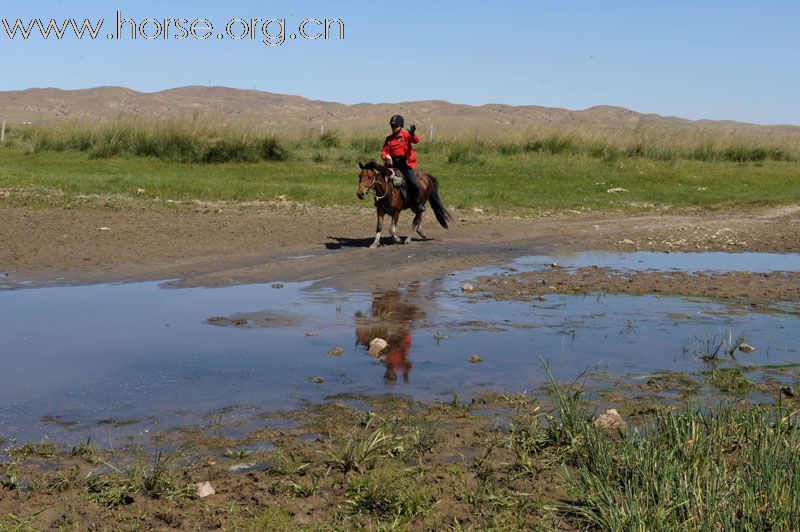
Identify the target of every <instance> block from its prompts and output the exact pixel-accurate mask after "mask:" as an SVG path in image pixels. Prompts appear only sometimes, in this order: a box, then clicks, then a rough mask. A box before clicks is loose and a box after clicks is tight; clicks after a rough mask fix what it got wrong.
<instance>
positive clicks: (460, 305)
mask: <svg viewBox="0 0 800 532" xmlns="http://www.w3.org/2000/svg"><path fill="white" fill-rule="evenodd" d="M655 255H665V257H660V256H658V257H656V256H655ZM697 255H715V257H711V258H709V257H706V258H703V257H699V256H697ZM716 255H719V254H678V253H671V254H639V253H637V254H602V255H597V254H592V255H587V254H584V255H575V256H570V257H566V256H559V257H526V258H521V259H518V260H517V261H515V262H514V264H513V265H512V266H513V267H514V268H516V269H535V268H537V267H540V266H541V265H543V264H550V263H551V262H554V261H555V262H558V263H559V264H562V265H565V266H567V267H572V266H575V267H577V266H579V265H588V264H598V265H609V266H613V267H615V268H635V267H648V268H653V267H659V268H665V269H666V268H680V269H683V270H687V271H695V270H697V269H703V270H706V269H717V268H713V267H712V266H710V265H709V264H710V263H711V262H716V261H718V260H719V257H716ZM724 255H725V256H724V257H723V258H724V259H725V260H724V261H721V262H723V263H724V265H725V267H727V268H733V269H750V271H764V270H756V269H755V268H757V265H758V264H762V265H763V264H773V265H774V269H776V270H784V271H797V270H798V265H800V258H798V256H797V255H794V256H789V255H786V256H785V255H777V256H775V255H772V254H763V255H759V254H736V255H732V254H724ZM729 255H730V256H729ZM776 257H777V258H776ZM667 258H668V259H669V260H667ZM640 261H642V262H640ZM681 261H683V262H681ZM737 261H738V262H737ZM718 269H722V267H720V268H718ZM503 271H506V270H505V269H480V270H471V271H468V272H459V273H457V274H455V275H450V276H446V277H444V278H440V279H436V280H433V281H430V282H428V283H423V284H415V285H410V286H407V287H405V288H404V289H403V290H400V291H393V292H381V291H375V292H372V291H369V290H368V291H354V292H336V291H334V290H330V289H323V290H311V289H310V288H309V287H311V285H312V283H285V284H284V285H281V288H273V286H272V284H271V283H266V284H257V285H238V286H231V287H225V288H213V289H209V288H180V289H176V288H166V286H168V283H154V282H150V283H133V284H110V285H92V286H74V287H52V288H50V287H48V288H36V289H25V290H16V291H6V292H0V327H2V333H1V334H0V363H2V371H1V372H0V436H2V437H4V438H6V439H10V438H11V437H12V436H16V437H17V438H18V439H19V441H29V440H39V439H40V438H41V437H42V435H45V434H46V435H48V436H49V437H50V438H51V439H56V440H62V439H68V440H70V441H72V440H76V439H77V437H82V438H85V437H87V436H89V435H92V436H93V438H94V440H95V441H103V439H104V438H105V439H106V440H107V439H108V435H109V434H112V433H113V434H121V433H127V434H133V433H136V432H138V431H145V430H149V431H152V430H155V429H158V428H165V427H173V426H185V425H192V424H202V423H205V424H207V423H208V420H209V419H212V418H213V419H216V417H215V416H218V417H219V418H220V419H221V420H222V423H223V424H225V423H229V424H232V425H233V426H240V427H241V426H243V425H244V424H247V423H248V420H252V419H253V418H257V417H258V416H259V414H263V412H265V411H275V410H284V409H293V408H297V407H301V406H303V405H305V404H307V403H309V402H318V401H322V400H324V399H325V397H327V396H331V395H335V394H354V395H358V394H368V395H370V394H385V393H390V394H399V395H403V396H411V397H414V398H417V399H422V400H450V399H451V398H452V397H453V395H455V394H458V395H459V396H460V397H468V396H470V395H471V394H474V393H477V392H482V391H489V390H497V391H512V392H517V391H525V390H537V389H538V388H539V387H540V386H541V385H542V384H543V383H544V379H545V372H544V368H543V364H542V359H544V360H546V361H547V362H548V363H549V365H550V367H551V369H552V371H553V373H554V375H555V377H556V378H558V379H564V380H566V379H574V378H576V377H578V376H579V375H581V373H583V372H584V371H586V370H589V371H592V372H600V373H605V374H607V375H608V376H609V377H612V378H621V379H627V380H631V381H636V380H637V379H638V380H640V379H642V378H646V376H647V375H651V374H653V373H654V372H658V371H682V372H690V373H691V372H697V371H700V370H703V369H706V365H705V364H704V363H703V362H702V361H701V360H700V359H699V358H698V357H697V356H696V355H695V354H694V351H695V350H696V349H697V348H698V347H700V346H702V345H705V343H706V340H707V339H709V338H712V337H715V336H716V337H721V336H722V335H727V334H728V331H730V332H731V334H732V335H733V337H736V336H737V335H739V334H745V335H746V336H747V339H748V343H750V344H752V345H754V346H756V347H757V351H756V352H755V353H752V354H741V355H739V356H738V363H741V364H748V365H764V364H791V363H800V351H798V348H799V347H800V318H798V317H797V316H796V315H789V314H776V315H772V314H747V315H736V314H731V313H730V312H728V311H729V309H728V307H726V306H725V305H724V304H723V303H718V302H714V301H709V300H690V299H682V298H672V297H657V296H631V295H591V296H580V295H552V296H547V297H545V298H544V300H543V301H536V302H534V303H525V302H499V301H492V300H483V299H480V298H477V297H473V296H468V295H464V294H462V292H461V289H460V287H461V283H463V282H464V281H465V280H469V279H472V278H474V277H476V276H479V275H485V274H492V273H498V272H503ZM766 271H769V270H766ZM213 317H225V318H227V319H228V321H227V322H225V321H217V322H215V323H216V324H214V323H212V322H209V318H213ZM236 320H243V321H239V322H237V321H236ZM233 323H241V325H238V326H237V325H233ZM307 333H311V335H307ZM376 336H378V337H382V338H385V339H387V340H388V341H389V344H390V345H389V349H388V355H387V356H385V357H383V358H373V357H370V356H368V355H367V345H368V343H369V341H370V340H371V339H372V338H374V337H376ZM334 347H341V348H342V354H341V355H340V356H335V355H331V354H328V352H329V351H330V350H331V349H332V348H334ZM471 355H479V356H480V358H481V360H482V361H481V362H480V363H477V364H472V363H470V362H469V357H470V356H471ZM729 363H736V362H729ZM316 377H321V378H323V379H324V382H323V383H315V382H312V381H309V380H308V379H310V378H316ZM261 417H262V418H263V417H264V416H263V415H262V416H261ZM240 422H241V423H240ZM237 423H238V425H237ZM260 423H261V426H263V425H264V422H263V421H261V422H260ZM241 430H242V431H244V429H241Z"/></svg>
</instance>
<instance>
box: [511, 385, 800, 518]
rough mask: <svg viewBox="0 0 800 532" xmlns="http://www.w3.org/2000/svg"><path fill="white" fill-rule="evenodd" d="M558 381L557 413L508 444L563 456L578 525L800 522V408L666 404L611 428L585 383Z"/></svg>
mask: <svg viewBox="0 0 800 532" xmlns="http://www.w3.org/2000/svg"><path fill="white" fill-rule="evenodd" d="M733 375H734V377H736V374H735V373H734V374H733ZM548 376H549V371H548ZM726 378H727V377H726ZM734 380H735V379H734ZM551 384H552V388H553V392H552V394H553V400H554V407H553V412H552V413H551V414H544V415H539V414H537V415H534V416H530V415H529V416H527V417H524V418H521V421H520V422H519V423H518V424H517V425H516V426H515V427H514V430H512V432H511V435H510V436H509V438H508V441H507V445H508V446H510V447H511V448H512V449H514V450H515V452H516V454H517V456H518V457H520V456H522V453H521V452H520V449H523V450H524V451H525V456H526V457H527V456H528V455H531V456H536V457H538V458H539V459H544V460H546V461H553V462H555V463H558V464H560V465H561V467H562V475H563V478H564V480H565V483H566V486H567V492H568V494H569V496H570V497H569V498H570V500H569V502H567V503H564V504H563V505H562V506H561V511H562V512H564V515H565V517H566V518H567V519H568V520H569V521H571V522H572V523H573V524H574V525H575V527H576V528H579V529H597V530H734V529H735V530H798V528H800V454H799V453H798V452H797V449H798V446H800V425H799V424H798V412H797V411H792V410H790V409H788V408H786V407H785V406H783V405H781V404H778V405H775V406H773V407H768V406H752V405H751V406H746V407H735V406H733V405H725V404H723V405H718V406H714V407H706V408H692V407H690V406H687V407H684V408H683V409H680V410H677V411H674V410H669V409H667V408H664V409H661V410H658V411H656V412H655V414H653V415H652V416H649V417H648V418H647V419H645V420H643V421H641V423H640V424H639V425H638V426H637V428H636V429H635V430H633V431H631V432H630V433H628V434H622V435H619V434H618V435H616V436H617V437H611V436H610V435H608V434H606V433H604V432H603V431H602V430H601V429H599V428H597V427H596V426H595V425H594V424H593V423H592V422H591V418H592V416H591V414H590V412H589V411H588V409H587V408H586V407H585V406H582V403H581V402H580V401H579V397H580V391H578V392H574V393H571V394H570V393H566V392H564V391H562V389H561V387H560V386H559V385H558V384H556V383H555V382H554V381H552V377H551ZM737 390H738V388H737ZM543 419H544V420H546V421H547V422H546V423H543V422H542V420H543ZM565 449H566V450H567V451H568V452H564V450H565ZM528 461H530V458H528ZM523 462H524V461H523ZM519 465H520V464H518V467H517V469H520V468H519Z"/></svg>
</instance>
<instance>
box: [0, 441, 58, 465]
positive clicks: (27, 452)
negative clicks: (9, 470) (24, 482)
mask: <svg viewBox="0 0 800 532" xmlns="http://www.w3.org/2000/svg"><path fill="white" fill-rule="evenodd" d="M57 451H58V446H57V445H56V444H55V443H52V442H49V441H47V440H46V439H45V440H42V441H40V442H39V443H26V444H25V445H22V446H20V447H14V448H12V449H9V450H8V454H9V455H11V456H12V457H13V458H14V459H16V460H31V459H33V458H55V456H56V452H57Z"/></svg>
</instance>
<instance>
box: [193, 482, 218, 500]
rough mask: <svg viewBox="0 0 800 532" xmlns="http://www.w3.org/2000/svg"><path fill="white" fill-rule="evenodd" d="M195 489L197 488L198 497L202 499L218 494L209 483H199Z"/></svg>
mask: <svg viewBox="0 0 800 532" xmlns="http://www.w3.org/2000/svg"><path fill="white" fill-rule="evenodd" d="M195 487H196V488H197V496H198V497H199V498H201V499H202V498H205V497H208V496H209V495H214V494H215V493H216V491H214V486H212V485H211V482H208V481H205V482H198V483H197V484H195Z"/></svg>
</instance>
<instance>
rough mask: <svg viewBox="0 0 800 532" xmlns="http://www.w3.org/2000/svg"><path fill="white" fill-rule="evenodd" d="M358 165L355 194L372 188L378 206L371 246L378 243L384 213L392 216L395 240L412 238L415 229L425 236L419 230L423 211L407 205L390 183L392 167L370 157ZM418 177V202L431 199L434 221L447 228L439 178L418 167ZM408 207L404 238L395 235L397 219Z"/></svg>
mask: <svg viewBox="0 0 800 532" xmlns="http://www.w3.org/2000/svg"><path fill="white" fill-rule="evenodd" d="M358 166H359V167H360V168H361V173H360V174H358V192H356V196H358V199H364V196H365V195H366V194H367V192H369V191H370V190H372V191H373V192H374V193H375V208H376V209H377V210H378V227H377V228H376V230H375V231H376V234H375V241H374V242H373V243H372V245H371V246H370V247H371V248H376V247H378V246H379V245H380V243H381V231H382V230H383V217H384V216H385V215H387V214H388V215H389V216H391V217H392V226H391V233H392V237H393V238H394V241H395V243H396V244H400V243H403V244H407V243H409V242H411V235H413V234H414V231H416V232H417V233H418V234H419V236H420V237H422V238H423V239H425V238H426V237H425V235H424V234H422V212H421V211H420V210H419V208H418V207H417V205H409V203H408V202H407V201H405V200H404V199H403V195H402V192H401V190H400V188H399V187H396V186H395V185H394V183H393V180H392V176H393V172H392V169H391V168H387V167H385V166H383V165H380V164H378V163H376V162H375V161H370V162H368V163H367V164H361V163H358ZM417 180H418V181H419V203H422V204H424V203H425V202H426V201H430V204H431V208H432V209H433V214H434V216H436V221H438V222H439V225H441V226H442V227H444V228H445V229H447V222H448V221H449V220H452V219H453V217H452V216H451V215H450V213H449V212H447V209H445V208H444V205H442V200H441V199H440V198H439V181H437V179H436V178H435V177H433V176H432V175H430V174H426V173H425V172H421V171H417ZM409 208H410V209H411V210H412V211H413V212H414V215H415V216H414V220H413V221H412V222H411V233H409V235H408V236H407V237H406V238H405V240H401V239H400V237H399V236H397V220H398V219H399V218H400V212H401V211H403V210H405V209H409Z"/></svg>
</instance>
